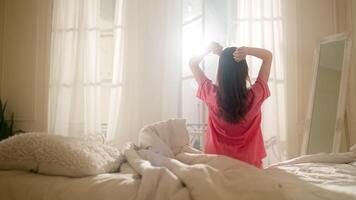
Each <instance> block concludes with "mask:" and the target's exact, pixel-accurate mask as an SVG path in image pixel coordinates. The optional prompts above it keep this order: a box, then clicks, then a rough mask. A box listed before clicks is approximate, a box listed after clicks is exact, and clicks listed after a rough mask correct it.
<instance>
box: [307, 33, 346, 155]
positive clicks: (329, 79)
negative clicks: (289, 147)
mask: <svg viewBox="0 0 356 200" xmlns="http://www.w3.org/2000/svg"><path fill="white" fill-rule="evenodd" d="M350 46H351V44H350V39H349V36H348V34H346V33H343V34H338V35H334V36H330V37H328V38H324V39H323V40H321V41H320V43H319V45H318V47H317V48H316V50H315V61H314V76H313V77H314V78H313V87H312V94H311V97H310V102H309V111H308V116H307V120H306V127H305V135H304V147H303V154H314V153H320V152H338V151H339V144H340V135H341V130H340V129H341V126H342V122H343V117H344V110H345V95H346V94H345V92H346V91H345V88H346V86H347V85H346V81H347V80H346V79H347V71H348V60H349V54H350Z"/></svg>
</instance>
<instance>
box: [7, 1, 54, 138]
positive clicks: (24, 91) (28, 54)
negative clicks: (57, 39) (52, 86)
mask: <svg viewBox="0 0 356 200" xmlns="http://www.w3.org/2000/svg"><path fill="white" fill-rule="evenodd" d="M51 6H52V5H51V1H50V0H31V1H29V0H1V1H0V96H1V98H2V99H3V100H8V108H9V111H12V112H14V113H15V126H16V127H15V128H21V129H24V130H26V131H33V130H36V131H45V130H46V129H47V99H48V98H47V96H48V92H47V91H48V89H47V88H48V68H49V55H50V54H49V49H50V30H51Z"/></svg>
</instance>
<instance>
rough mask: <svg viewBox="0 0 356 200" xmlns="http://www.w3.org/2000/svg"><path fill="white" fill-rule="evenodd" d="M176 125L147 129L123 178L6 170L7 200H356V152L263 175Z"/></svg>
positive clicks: (305, 159)
mask: <svg viewBox="0 0 356 200" xmlns="http://www.w3.org/2000/svg"><path fill="white" fill-rule="evenodd" d="M174 126H175V125H174V124H170V125H167V126H166V125H164V126H162V124H161V125H154V126H153V127H152V126H151V127H146V129H144V130H146V131H143V132H142V134H140V141H139V144H140V145H139V146H137V145H135V144H133V143H130V144H128V145H126V146H125V147H123V149H122V152H123V155H124V159H122V160H120V169H119V172H117V173H102V174H98V175H93V176H86V177H83V178H69V177H64V176H53V175H52V176H50V175H41V174H38V173H33V172H29V171H17V170H0V199H1V200H24V199H29V200H32V199H34V200H37V199H43V200H47V199H48V200H71V199H76V200H81V199H83V200H84V199H85V200H94V199H104V200H114V199H125V200H131V199H132V200H169V199H172V200H190V199H196V200H210V199H211V200H216V199H224V200H225V199H226V200H230V199H231V200H235V199H256V200H257V199H286V200H299V199H300V200H304V199H308V200H323V199H337V200H339V199H340V200H344V199H345V200H352V199H356V167H355V164H354V163H355V161H356V157H355V155H354V154H353V153H352V152H350V153H346V154H333V155H330V154H321V155H312V156H302V157H300V158H296V159H292V160H289V161H285V162H282V163H278V164H276V165H274V166H271V167H269V168H267V169H264V170H262V169H258V168H255V167H253V166H251V165H248V164H246V163H244V162H241V161H238V160H235V159H232V158H228V157H225V156H220V155H207V154H202V153H201V152H199V151H197V150H195V149H194V148H192V147H190V146H189V145H188V142H189V139H188V137H187V138H186V139H185V140H184V141H183V140H182V134H181V131H172V130H170V129H171V128H172V127H173V128H174ZM174 129H177V128H174ZM178 130H179V128H178ZM148 146H149V147H150V148H147V147H148Z"/></svg>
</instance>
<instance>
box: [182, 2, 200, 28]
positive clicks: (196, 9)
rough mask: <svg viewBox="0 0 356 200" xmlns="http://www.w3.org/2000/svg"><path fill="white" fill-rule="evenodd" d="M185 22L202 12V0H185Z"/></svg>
mask: <svg viewBox="0 0 356 200" xmlns="http://www.w3.org/2000/svg"><path fill="white" fill-rule="evenodd" d="M182 3H183V5H182V6H183V23H184V22H186V21H189V20H191V19H193V18H195V17H197V16H199V15H201V14H202V5H203V2H202V0H183V2H182Z"/></svg>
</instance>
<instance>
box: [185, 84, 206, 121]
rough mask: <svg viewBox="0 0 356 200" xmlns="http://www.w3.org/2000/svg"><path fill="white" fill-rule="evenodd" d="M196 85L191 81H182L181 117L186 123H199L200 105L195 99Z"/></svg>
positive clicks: (200, 116)
mask: <svg viewBox="0 0 356 200" xmlns="http://www.w3.org/2000/svg"><path fill="white" fill-rule="evenodd" d="M197 89H198V85H197V83H196V82H195V80H193V79H188V80H183V81H182V117H183V118H185V119H187V123H193V124H197V123H201V122H202V121H203V116H202V103H201V102H200V100H199V99H198V98H197V97H196V95H195V94H196V91H197Z"/></svg>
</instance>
